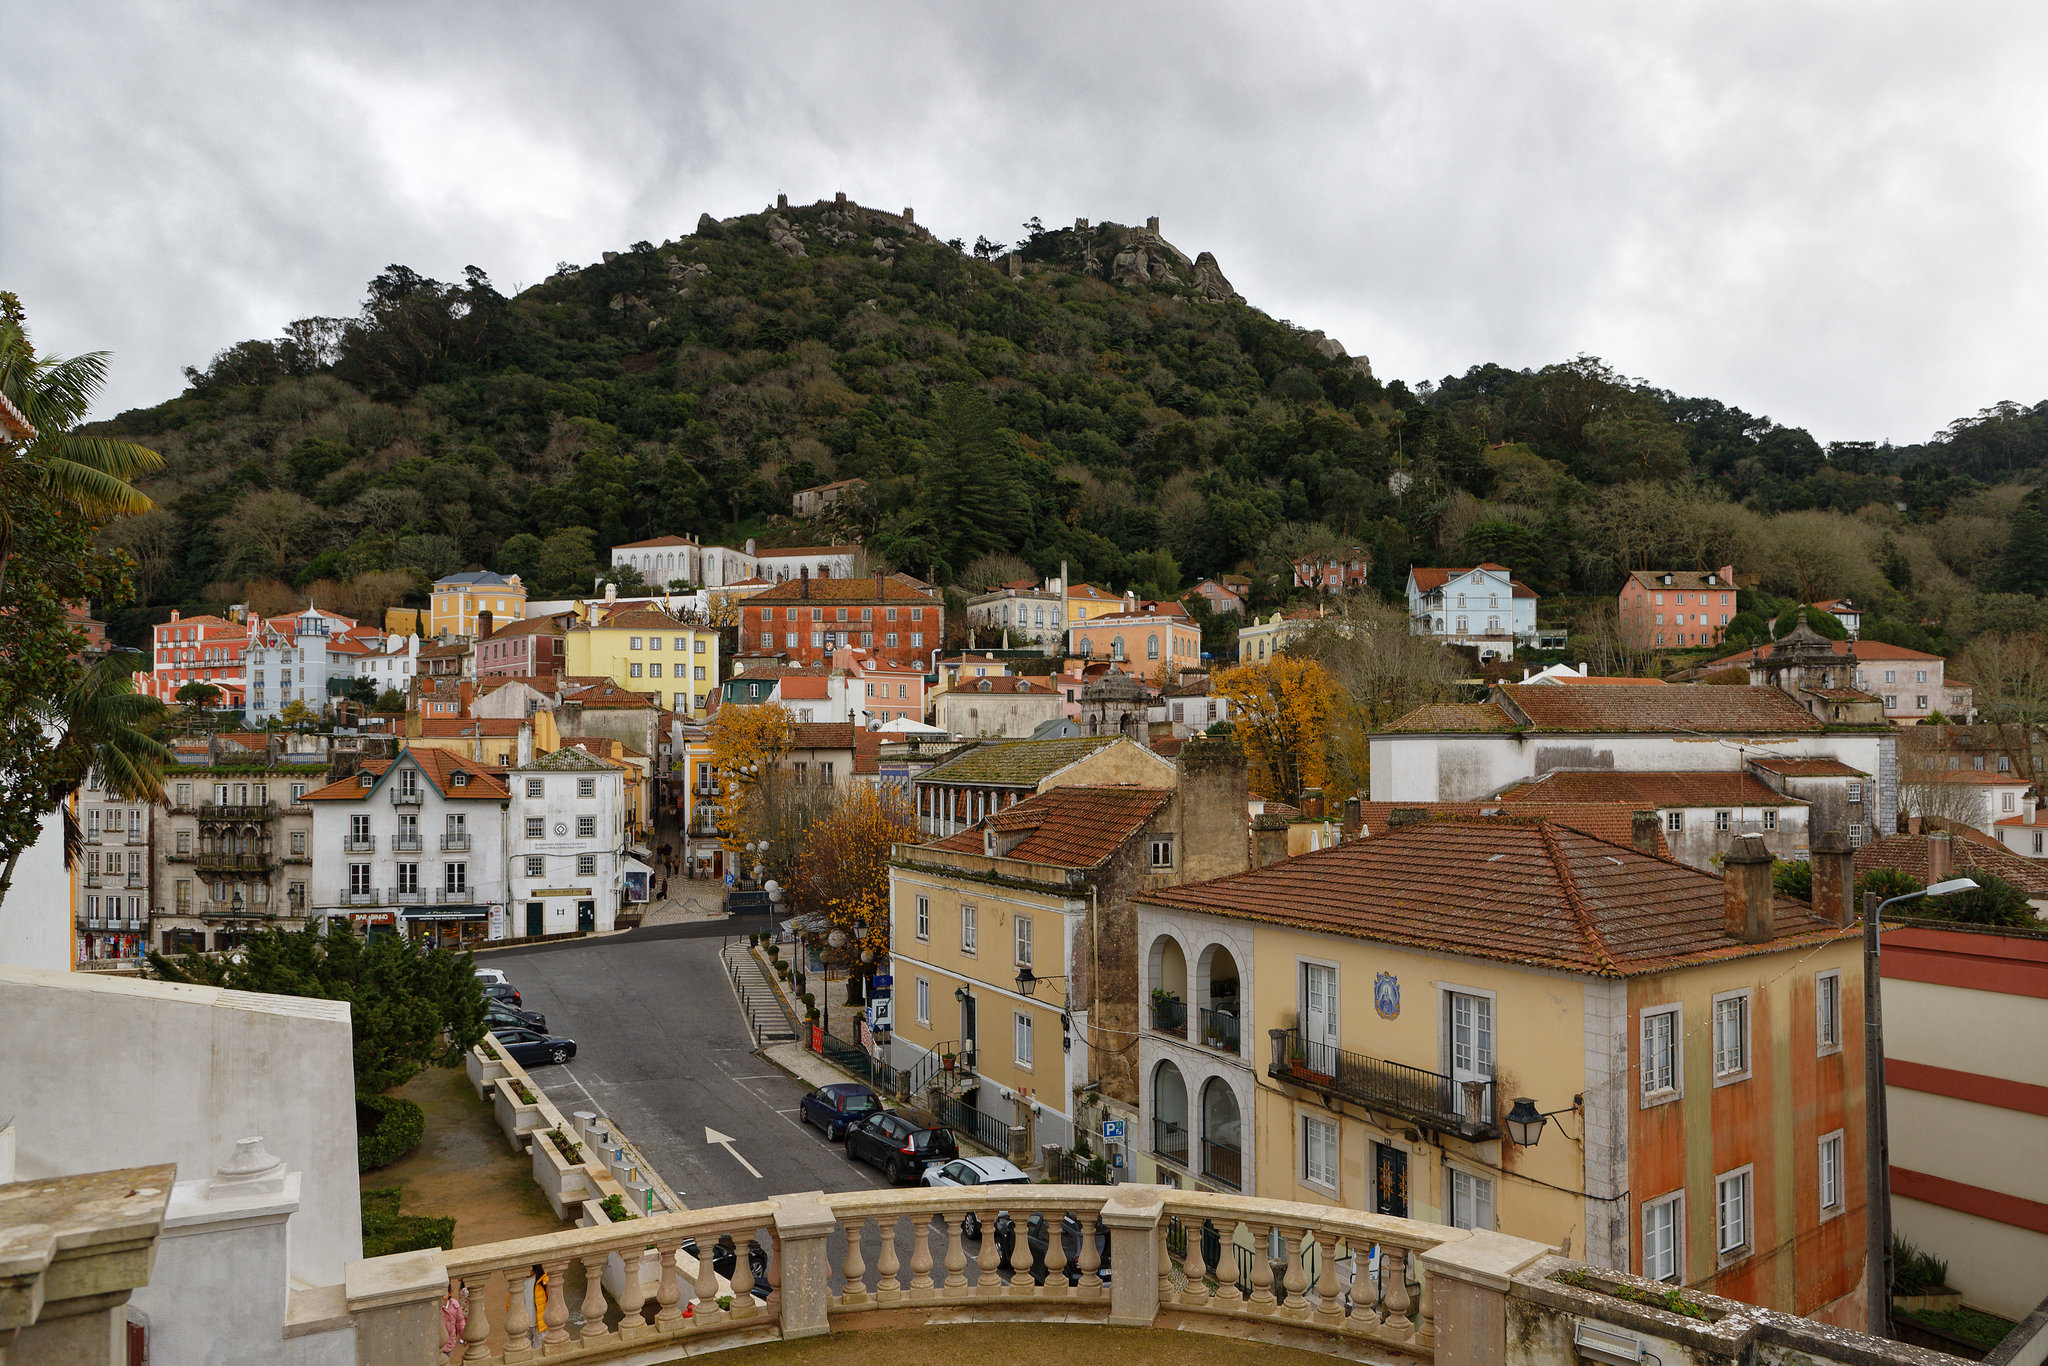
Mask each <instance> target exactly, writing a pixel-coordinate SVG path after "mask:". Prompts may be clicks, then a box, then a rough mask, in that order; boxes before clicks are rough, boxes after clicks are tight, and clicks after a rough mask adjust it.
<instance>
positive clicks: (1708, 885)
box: [1136, 816, 1855, 977]
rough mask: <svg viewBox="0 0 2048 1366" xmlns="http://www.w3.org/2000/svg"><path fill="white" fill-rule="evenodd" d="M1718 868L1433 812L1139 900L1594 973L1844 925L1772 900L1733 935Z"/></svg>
mask: <svg viewBox="0 0 2048 1366" xmlns="http://www.w3.org/2000/svg"><path fill="white" fill-rule="evenodd" d="M1723 893H1724V887H1723V884H1722V880H1721V879H1720V878H1719V877H1716V876H1714V875H1713V874H1711V873H1702V872H1699V871H1697V870H1695V869H1692V868H1687V867H1685V866H1683V865H1681V864H1678V863H1673V862H1671V861H1669V860H1667V859H1661V858H1655V857H1652V856H1651V855H1648V854H1644V853H1641V852H1639V851H1637V850H1636V849H1633V848H1631V847H1630V846H1628V845H1626V844H1619V843H1612V842H1608V841H1604V840H1599V839H1596V838H1594V837H1593V836H1591V835H1587V834H1584V833H1581V832H1579V831H1577V830H1572V829H1569V828H1567V827H1565V826H1563V825H1561V824H1558V823H1554V822H1548V821H1543V822H1537V821H1523V820H1518V819H1514V818H1512V817H1505V816H1496V817H1481V818H1473V819H1459V818H1453V819H1447V820H1432V821H1428V822H1425V823H1423V824H1420V825H1416V826H1404V827H1402V828H1400V829H1398V830H1394V831H1392V832H1390V833H1388V834H1384V835H1378V836H1375V837H1373V838H1371V839H1363V840H1355V841H1352V842H1350V843H1347V844H1340V845H1338V846H1337V847H1336V848H1334V849H1326V850H1322V851H1319V852H1317V853H1311V854H1302V855H1300V856H1298V857H1295V858H1291V859H1287V860H1285V861H1283V862H1280V863H1276V864H1272V865H1270V866H1268V867H1265V868H1260V869H1257V870H1255V871H1253V872H1249V873H1237V874H1233V875H1232V876H1230V877H1224V878H1218V879H1216V880H1214V881H1212V882H1197V883H1191V884H1188V885H1186V886H1181V887H1175V888H1169V889H1166V890H1163V891H1149V892H1141V893H1138V894H1137V896H1136V899H1137V900H1139V901H1143V902H1147V903H1151V904H1155V905H1160V906H1169V907H1174V908H1178V909H1184V910H1193V911H1206V912H1209V913H1211V914H1216V915H1225V916H1233V917H1237V918H1241V919H1247V920H1258V921H1265V922H1268V923H1272V924H1282V925H1290V926H1299V927H1302V928H1306V929H1312V930H1321V931H1324V932H1326V933H1330V934H1342V935H1350V936H1354V937H1356V938H1360V939H1369V940H1377V941H1380V942H1383V943H1393V944H1406V945H1412V946H1414V947H1417V948H1424V949H1434V950H1438V951H1442V952H1449V953H1458V954H1466V955H1470V956H1472V957H1476V958H1490V959H1495V960H1500V961H1505V962H1513V963H1525V964H1529V965H1532V966H1538V967H1549V968H1560V969H1564V970H1566V971H1571V972H1581V973H1589V974H1594V975H1598V976H1603V977H1629V976H1637V975H1641V974H1646V973H1652V972H1658V971H1661V970H1663V969H1666V968H1670V967H1674V966H1679V965H1682V964H1687V963H1695V962H1703V961H1710V960H1713V959H1720V958H1734V957H1742V956H1746V955H1750V954H1756V953H1765V952H1770V951H1773V950H1776V949H1782V948H1785V947H1788V946H1801V945H1810V944H1814V943H1818V942H1823V941H1825V940H1828V939H1832V938H1835V937H1838V936H1841V935H1846V934H1853V933H1855V931H1854V930H1843V929H1841V928H1839V927H1837V926H1835V925H1833V924H1831V923H1830V922H1828V921H1826V920H1823V919H1821V918H1820V917H1818V916H1815V915H1814V914H1813V912H1812V910H1811V909H1810V908H1809V907H1808V906H1806V905H1805V903H1803V902H1796V901H1792V900H1790V899H1789V898H1785V897H1779V898H1777V899H1776V902H1775V906H1774V912H1775V920H1776V929H1777V937H1776V938H1775V939H1774V940H1772V941H1770V942H1768V943H1764V944H1746V943H1742V942H1741V941H1739V940H1735V939H1731V938H1730V937H1729V936H1728V935H1727V933H1726V932H1725V930H1724V928H1723V924H1724V922H1723V910H1722V902H1723Z"/></svg>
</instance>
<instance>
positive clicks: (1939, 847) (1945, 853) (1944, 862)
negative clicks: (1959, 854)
mask: <svg viewBox="0 0 2048 1366" xmlns="http://www.w3.org/2000/svg"><path fill="white" fill-rule="evenodd" d="M1955 867H1956V864H1955V849H1954V846H1952V845H1951V844H1950V843H1949V839H1948V831H1946V830H1937V831H1935V832H1934V833H1933V834H1931V835H1929V836H1928V837H1927V885H1928V886H1930V887H1932V886H1933V885H1934V884H1935V883H1937V882H1946V881H1947V880H1948V879H1949V877H1950V875H1951V874H1953V873H1954V872H1955Z"/></svg>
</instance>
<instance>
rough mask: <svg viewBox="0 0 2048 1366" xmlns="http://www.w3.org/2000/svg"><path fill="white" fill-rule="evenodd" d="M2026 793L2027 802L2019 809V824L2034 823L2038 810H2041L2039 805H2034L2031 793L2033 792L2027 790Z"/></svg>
mask: <svg viewBox="0 0 2048 1366" xmlns="http://www.w3.org/2000/svg"><path fill="white" fill-rule="evenodd" d="M2026 795H2027V804H2026V806H2024V807H2023V808H2021V810H2020V824H2021V825H2032V824H2033V823H2034V822H2035V821H2036V820H2038V819H2039V818H2040V810H2041V809H2040V808H2039V807H2037V806H2035V805H2034V794H2033V793H2031V792H2029V793H2027V794H2026Z"/></svg>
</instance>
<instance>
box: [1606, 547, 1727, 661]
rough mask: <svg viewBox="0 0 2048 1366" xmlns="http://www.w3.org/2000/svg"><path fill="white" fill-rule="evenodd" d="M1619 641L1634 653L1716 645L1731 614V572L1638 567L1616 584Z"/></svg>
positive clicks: (1725, 570)
mask: <svg viewBox="0 0 2048 1366" xmlns="http://www.w3.org/2000/svg"><path fill="white" fill-rule="evenodd" d="M1616 610H1617V612H1618V613H1619V616H1620V619H1621V631H1622V637H1623V639H1625V640H1627V641H1628V642H1629V643H1630V644H1632V645H1634V646H1636V647H1637V648H1639V649H1642V648H1655V647H1657V646H1670V647H1677V648H1680V649H1687V648H1691V647H1694V646H1700V645H1719V644H1720V643H1721V637H1722V636H1724V635H1726V634H1727V633H1728V621H1729V619H1730V618H1731V617H1733V616H1734V615H1735V568H1734V566H1733V565H1722V566H1721V567H1720V568H1719V569H1714V570H1709V571H1707V572H1705V573H1701V572H1699V571H1697V570H1682V569H1638V570H1636V571H1635V572H1634V573H1632V574H1630V575H1629V576H1628V582H1627V583H1624V584H1623V585H1622V586H1621V596H1620V600H1619V601H1618V603H1617V604H1616Z"/></svg>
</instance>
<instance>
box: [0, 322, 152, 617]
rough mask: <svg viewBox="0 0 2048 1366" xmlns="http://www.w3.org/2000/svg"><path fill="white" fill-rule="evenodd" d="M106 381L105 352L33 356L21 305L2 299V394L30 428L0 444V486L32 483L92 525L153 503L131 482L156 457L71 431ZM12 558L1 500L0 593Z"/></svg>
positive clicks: (9, 523)
mask: <svg viewBox="0 0 2048 1366" xmlns="http://www.w3.org/2000/svg"><path fill="white" fill-rule="evenodd" d="M106 378H107V353H106V352H104V351H89V352H87V353H85V354H84V355H80V356H73V357H71V358H70V359H69V360H58V359H56V358H54V357H53V358H49V359H43V358H39V357H38V356H37V355H36V352H35V347H34V346H33V345H32V344H31V343H30V342H29V339H28V333H27V332H26V331H24V330H23V328H22V319H21V305H20V303H19V301H18V300H16V299H15V297H14V296H13V295H12V294H0V395H4V396H5V397H6V399H7V401H8V402H10V403H12V404H13V405H14V406H15V407H16V408H17V409H19V410H20V413H21V415H22V416H23V417H24V418H26V419H27V420H28V422H29V424H30V425H31V426H33V427H34V428H35V430H36V435H35V436H34V437H33V438H32V439H30V440H28V441H26V442H22V443H19V444H0V486H5V485H10V484H16V483H18V482H24V481H30V480H33V481H35V482H37V483H40V484H41V485H42V486H43V487H44V488H45V489H46V490H47V491H49V492H50V493H53V494H55V495H56V496H57V497H59V498H62V499H64V500H65V501H66V502H68V503H70V504H72V505H73V506H75V507H76V508H77V509H78V510H79V511H80V512H81V513H83V514H84V515H85V516H86V517H88V518H91V519H93V520H95V521H107V520H110V519H112V518H114V517H122V516H134V515H136V514H138V513H143V512H148V511H150V510H151V509H153V508H154V507H155V506H156V504H155V503H153V502H151V501H150V500H149V497H148V495H146V494H144V493H143V492H142V491H141V490H140V489H138V488H136V487H135V485H134V484H133V483H131V482H130V481H131V480H133V479H134V478H135V477H136V476H138V475H141V474H146V473H148V472H149V471H151V470H155V469H159V468H161V467H162V465H163V457H162V456H161V455H159V454H158V453H157V452H155V451H153V450H151V449H149V447H147V446H140V445H137V444H136V443H135V442H133V441H118V440H115V439H114V438H112V437H105V436H83V435H80V434H79V433H78V432H76V431H75V430H73V429H74V428H76V427H77V426H78V424H79V423H80V422H82V421H84V420H85V415H86V413H87V412H88V411H89V410H90V409H91V407H92V400H93V396H94V395H95V394H97V393H98V392H99V390H100V387H101V386H102V385H103V384H105V383H106ZM13 555H14V519H13V517H11V516H10V515H9V514H8V511H7V508H6V506H5V503H4V502H0V590H4V589H5V588H6V586H7V566H8V563H9V561H10V560H12V558H13Z"/></svg>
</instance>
